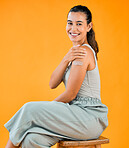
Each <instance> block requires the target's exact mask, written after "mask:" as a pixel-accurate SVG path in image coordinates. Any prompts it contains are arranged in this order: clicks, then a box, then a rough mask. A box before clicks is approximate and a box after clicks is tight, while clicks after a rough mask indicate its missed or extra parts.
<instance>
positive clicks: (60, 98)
mask: <svg viewBox="0 0 129 148" xmlns="http://www.w3.org/2000/svg"><path fill="white" fill-rule="evenodd" d="M74 98H75V96H74V95H73V94H72V93H70V92H68V91H67V90H65V91H64V92H63V93H62V94H61V95H59V96H58V97H57V98H55V99H54V100H53V101H58V102H64V103H68V102H70V101H72V100H73V99H74Z"/></svg>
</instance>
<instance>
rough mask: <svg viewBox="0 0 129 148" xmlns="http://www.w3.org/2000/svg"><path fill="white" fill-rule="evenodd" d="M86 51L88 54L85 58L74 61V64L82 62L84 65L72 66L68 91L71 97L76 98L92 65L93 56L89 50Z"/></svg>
mask: <svg viewBox="0 0 129 148" xmlns="http://www.w3.org/2000/svg"><path fill="white" fill-rule="evenodd" d="M86 51H87V53H86V55H85V57H84V58H82V59H75V60H74V61H73V62H75V61H79V62H82V65H80V64H79V65H74V64H73V63H72V66H71V70H70V74H69V78H68V82H67V88H66V89H67V91H68V92H69V93H71V96H73V97H75V96H76V95H77V93H78V91H79V89H80V88H81V85H82V82H83V80H84V78H85V75H86V71H87V68H88V65H89V63H90V59H91V56H92V54H91V50H90V49H88V50H86Z"/></svg>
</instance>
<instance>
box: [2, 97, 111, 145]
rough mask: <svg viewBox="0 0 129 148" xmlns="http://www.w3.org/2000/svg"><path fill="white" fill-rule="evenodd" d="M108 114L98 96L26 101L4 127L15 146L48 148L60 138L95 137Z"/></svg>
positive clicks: (105, 123) (99, 133)
mask: <svg viewBox="0 0 129 148" xmlns="http://www.w3.org/2000/svg"><path fill="white" fill-rule="evenodd" d="M107 114H108V108H107V106H106V105H104V104H103V103H102V102H101V100H99V99H97V98H86V97H76V98H75V99H74V100H72V101H71V102H69V103H63V102H57V101H38V102H28V103H26V104H24V105H23V106H22V107H21V108H20V109H19V110H18V111H17V112H16V114H15V115H14V116H13V117H12V118H11V119H10V120H9V121H8V122H7V123H6V124H5V125H4V126H5V127H6V128H7V130H8V131H9V137H10V140H11V141H12V143H13V144H14V145H15V146H18V145H21V147H22V148H49V147H51V146H53V145H55V144H56V143H57V142H58V141H59V140H65V139H67V140H91V139H96V138H98V137H99V136H100V135H101V133H102V132H103V131H104V130H105V128H106V127H107V126H108V118H107Z"/></svg>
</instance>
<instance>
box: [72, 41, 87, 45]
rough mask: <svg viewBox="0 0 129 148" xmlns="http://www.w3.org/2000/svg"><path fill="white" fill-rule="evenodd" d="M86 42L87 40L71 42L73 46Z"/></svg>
mask: <svg viewBox="0 0 129 148" xmlns="http://www.w3.org/2000/svg"><path fill="white" fill-rule="evenodd" d="M83 44H88V42H87V41H80V42H73V46H77V45H83Z"/></svg>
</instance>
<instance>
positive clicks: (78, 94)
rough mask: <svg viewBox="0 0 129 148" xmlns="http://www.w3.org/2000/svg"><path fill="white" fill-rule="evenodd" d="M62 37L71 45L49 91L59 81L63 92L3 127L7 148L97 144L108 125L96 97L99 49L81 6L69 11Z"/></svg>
mask: <svg viewBox="0 0 129 148" xmlns="http://www.w3.org/2000/svg"><path fill="white" fill-rule="evenodd" d="M66 32H67V34H68V36H69V38H70V40H71V41H72V43H73V46H72V47H71V48H70V50H69V51H68V52H67V54H66V55H65V56H64V57H63V59H62V61H61V63H60V64H59V65H58V67H57V68H56V69H55V70H54V72H53V73H52V75H51V78H50V82H49V85H50V88H51V89H54V88H56V87H57V86H58V85H59V84H60V83H61V82H63V83H64V85H65V88H66V89H65V91H64V92H63V93H62V94H60V95H59V96H58V97H57V98H55V99H54V100H53V101H36V102H35V101H33V102H28V103H25V104H24V105H23V106H22V107H21V108H20V109H19V110H18V111H17V112H16V114H15V115H14V116H13V117H12V118H11V119H10V120H9V121H8V122H7V123H6V124H5V125H4V126H5V127H6V128H7V130H8V131H9V140H8V142H7V145H6V148H16V147H22V148H50V147H51V146H53V145H55V144H56V143H57V142H58V141H59V140H66V139H67V140H91V139H96V138H98V137H99V136H100V135H101V133H102V132H103V131H104V130H105V128H106V127H107V126H108V118H107V114H108V107H107V106H106V105H105V104H103V103H102V102H101V97H100V76H99V70H98V65H97V53H98V51H99V48H98V44H97V42H96V40H95V33H94V30H93V23H92V14H91V12H90V10H89V9H88V8H87V7H86V6H82V5H77V6H74V7H73V8H71V9H70V11H69V12H68V15H67V25H66Z"/></svg>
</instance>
